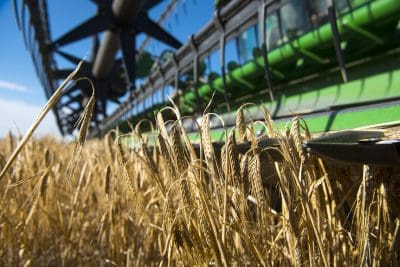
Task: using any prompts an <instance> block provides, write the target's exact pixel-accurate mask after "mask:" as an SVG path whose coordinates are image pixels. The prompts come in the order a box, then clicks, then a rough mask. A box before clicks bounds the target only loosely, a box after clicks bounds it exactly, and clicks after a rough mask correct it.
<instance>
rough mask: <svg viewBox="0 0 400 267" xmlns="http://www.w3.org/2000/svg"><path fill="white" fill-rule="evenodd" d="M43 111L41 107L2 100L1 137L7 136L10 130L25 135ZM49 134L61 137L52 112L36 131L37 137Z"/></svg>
mask: <svg viewBox="0 0 400 267" xmlns="http://www.w3.org/2000/svg"><path fill="white" fill-rule="evenodd" d="M41 110H42V107H41V106H36V105H31V104H28V103H25V102H22V101H14V100H8V99H2V98H0V137H4V136H6V134H7V133H8V131H9V130H11V131H12V132H13V133H15V134H18V133H21V134H25V132H26V131H27V130H28V129H29V127H30V126H31V125H32V123H33V121H34V120H35V118H36V117H37V115H38V114H39V113H40V111H41ZM47 134H50V135H54V136H57V137H60V132H59V130H58V128H57V125H56V120H55V117H54V115H53V112H52V111H50V112H49V113H47V115H46V117H45V118H44V120H43V121H42V122H41V124H40V125H39V127H38V128H37V129H36V131H35V136H42V135H47Z"/></svg>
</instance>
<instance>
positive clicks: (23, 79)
mask: <svg viewBox="0 0 400 267" xmlns="http://www.w3.org/2000/svg"><path fill="white" fill-rule="evenodd" d="M47 2H48V8H49V19H50V22H51V25H50V27H51V28H50V31H51V35H52V38H53V39H55V38H58V37H59V36H60V35H62V34H63V33H65V32H66V31H68V30H69V29H71V28H72V27H74V26H75V25H77V24H78V23H80V22H82V21H84V20H85V19H87V18H89V17H90V16H92V15H93V14H94V13H95V10H96V7H95V5H94V4H92V3H91V2H90V1H89V0H69V1H59V0H48V1H47ZM168 2H169V0H165V1H164V2H163V3H161V4H160V5H159V6H158V7H156V8H155V9H154V10H152V11H151V13H150V16H151V17H153V18H155V19H156V18H158V16H159V14H160V12H161V11H162V10H163V8H164V7H165V6H166V5H167V4H168ZM213 3H214V0H180V1H179V5H178V8H177V9H176V10H175V11H174V12H173V13H172V15H171V16H170V17H169V18H168V19H167V20H166V22H165V23H164V27H165V28H167V29H168V30H169V31H170V32H171V33H172V34H173V35H175V36H176V37H177V38H178V39H179V40H180V41H181V42H182V43H186V41H187V38H188V36H189V35H190V34H194V33H196V32H197V31H198V30H199V29H200V28H201V27H202V26H203V25H204V24H205V23H207V22H208V21H209V20H210V19H211V18H212V13H213ZM0 29H1V33H2V41H1V42H0V123H1V127H0V137H3V136H5V135H6V133H7V132H8V131H9V130H11V131H12V132H14V133H18V132H21V133H24V132H25V131H26V130H27V129H28V128H29V126H30V125H31V123H32V121H33V120H34V118H35V117H36V115H37V114H39V112H40V110H41V107H42V106H43V105H44V104H45V103H46V98H45V96H44V91H43V89H42V87H41V84H40V82H39V80H38V78H37V76H36V73H35V69H34V65H33V63H32V60H31V58H30V55H29V52H28V51H27V50H26V48H25V45H24V42H23V38H22V33H21V32H20V31H19V30H18V27H17V23H16V20H15V17H14V11H13V3H12V0H0ZM139 38H140V39H138V40H142V39H143V36H142V37H139ZM164 48H165V46H163V45H162V44H159V43H157V42H152V43H151V44H150V45H149V46H148V50H149V51H150V52H152V53H156V54H157V53H159V52H160V51H162V50H163V49H164ZM63 50H64V51H68V52H72V53H74V54H76V55H78V56H80V57H83V56H85V55H87V54H88V53H89V51H90V41H88V40H84V41H79V42H76V43H74V44H71V45H68V46H65V47H63ZM56 59H58V58H56ZM58 63H59V65H60V66H63V65H66V64H68V63H66V62H65V61H62V60H59V62H58ZM37 134H39V135H43V134H53V135H57V136H59V131H58V129H57V126H56V123H55V119H54V116H53V114H49V115H48V116H47V117H46V119H45V121H44V122H43V123H42V125H41V126H40V127H39V128H38V130H37Z"/></svg>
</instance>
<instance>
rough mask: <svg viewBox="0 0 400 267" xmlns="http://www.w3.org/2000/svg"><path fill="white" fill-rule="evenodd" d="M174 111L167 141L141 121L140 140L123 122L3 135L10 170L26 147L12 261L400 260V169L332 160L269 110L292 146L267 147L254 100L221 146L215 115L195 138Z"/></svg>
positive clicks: (1, 258)
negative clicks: (101, 131) (253, 120)
mask: <svg viewBox="0 0 400 267" xmlns="http://www.w3.org/2000/svg"><path fill="white" fill-rule="evenodd" d="M174 112H176V117H177V118H176V121H172V122H168V123H167V122H164V120H163V117H162V113H159V114H158V116H157V120H156V121H157V125H156V126H155V129H156V131H155V133H154V137H155V140H156V143H155V145H154V146H153V145H151V146H150V145H149V144H148V143H147V140H146V139H147V137H146V136H145V135H141V132H140V129H139V128H140V127H138V128H137V129H133V131H132V133H131V135H132V137H131V138H134V139H135V140H137V142H136V146H135V147H134V148H132V147H131V148H129V147H127V146H125V145H123V144H122V143H123V142H122V141H121V140H123V137H121V136H120V135H119V134H118V132H116V131H115V132H112V133H110V134H108V135H106V136H105V137H104V138H102V139H96V140H88V141H86V143H83V142H77V143H76V144H75V143H74V144H65V143H62V142H59V141H57V140H56V139H54V138H50V137H47V138H41V139H29V140H26V142H25V144H24V146H23V147H21V148H20V149H19V150H18V149H17V144H18V143H21V140H20V139H19V138H17V137H15V136H13V135H11V134H10V135H9V136H8V137H7V138H5V139H4V140H1V142H0V167H1V169H3V167H4V166H6V161H7V160H8V159H9V158H10V157H11V154H12V153H13V151H15V150H18V151H19V152H18V153H17V154H16V156H15V160H14V161H13V162H12V163H11V164H10V165H9V167H8V168H7V170H6V171H5V172H4V173H3V176H2V178H1V180H0V265H1V266H396V265H399V263H400V250H399V214H400V213H399V207H400V205H399V204H400V198H399V196H400V194H399V193H400V192H399V189H400V186H399V185H400V183H399V178H400V177H399V175H400V172H399V169H398V168H376V167H372V166H340V165H337V164H334V163H331V162H326V161H322V160H321V159H318V158H316V157H314V156H313V155H310V154H307V153H305V152H304V150H303V149H302V143H303V142H304V141H305V140H307V139H309V138H310V136H309V134H308V132H307V129H306V127H305V125H304V124H303V123H302V121H301V119H299V118H294V119H293V121H292V123H291V124H290V125H288V127H287V128H286V130H285V131H283V132H281V131H278V130H276V129H275V126H274V124H273V122H272V121H271V119H270V117H269V115H268V112H267V111H266V110H264V113H265V120H264V121H263V122H258V123H262V124H264V125H265V127H266V128H267V129H268V135H269V137H275V138H278V140H279V149H277V148H261V147H259V146H258V140H259V139H260V138H263V136H257V137H256V135H255V134H254V133H253V130H252V124H248V125H245V124H244V123H243V111H242V110H241V109H240V110H239V111H238V112H237V125H236V128H235V129H236V131H231V132H227V133H226V143H225V145H224V146H223V147H222V148H221V149H220V150H218V151H217V150H215V149H214V146H213V145H212V144H211V140H210V128H209V127H210V125H209V120H210V117H211V116H214V115H211V114H207V115H205V116H204V119H203V120H202V122H201V125H199V132H200V134H201V143H200V145H198V146H197V147H196V149H195V148H194V146H193V145H192V144H191V143H190V142H189V139H188V136H187V133H186V132H185V130H184V128H183V127H182V125H181V118H180V115H179V113H178V111H177V110H174ZM167 125H169V126H168V127H166V126H167ZM78 141H79V140H78ZM243 141H250V142H251V147H250V149H248V151H247V152H246V153H239V152H238V150H237V145H236V144H237V143H240V142H243ZM271 150H274V151H271ZM273 153H275V154H278V155H279V157H281V159H280V160H279V161H274V159H271V157H270V155H271V154H273Z"/></svg>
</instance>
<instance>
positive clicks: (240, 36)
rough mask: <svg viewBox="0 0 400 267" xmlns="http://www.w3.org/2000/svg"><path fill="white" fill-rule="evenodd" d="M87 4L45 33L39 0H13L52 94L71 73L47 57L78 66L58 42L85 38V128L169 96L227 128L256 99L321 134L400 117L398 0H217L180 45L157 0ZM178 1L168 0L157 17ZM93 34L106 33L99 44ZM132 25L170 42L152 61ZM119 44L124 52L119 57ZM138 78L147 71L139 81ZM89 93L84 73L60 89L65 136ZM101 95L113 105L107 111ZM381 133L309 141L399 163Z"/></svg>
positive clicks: (219, 132)
mask: <svg viewBox="0 0 400 267" xmlns="http://www.w3.org/2000/svg"><path fill="white" fill-rule="evenodd" d="M92 2H93V3H95V4H96V5H97V7H98V8H97V13H96V14H95V15H94V16H93V17H91V18H90V19H88V20H87V21H85V22H83V23H82V24H80V25H78V26H76V27H75V28H73V29H72V30H70V31H68V32H66V33H65V34H63V35H62V36H59V37H58V38H57V39H53V38H51V36H50V32H49V21H50V20H49V18H48V14H47V7H46V1H45V0H43V1H33V0H30V1H28V0H25V1H15V9H16V14H17V20H18V23H19V26H20V28H21V29H22V30H23V33H24V36H25V39H26V44H27V46H28V48H29V49H30V51H31V53H32V58H33V61H34V63H35V66H36V69H37V72H38V76H39V77H40V79H41V81H42V84H43V87H44V89H45V92H46V95H47V96H48V97H49V96H50V95H51V94H52V92H54V89H55V88H56V87H57V86H58V83H59V82H60V81H61V80H62V79H64V78H65V77H66V76H67V75H68V73H70V71H71V70H70V69H60V68H58V67H57V62H56V60H55V55H58V56H61V57H64V58H65V59H66V60H69V61H71V62H73V63H75V64H76V63H78V62H79V60H80V59H79V58H78V57H76V56H73V55H71V54H69V53H67V52H65V51H63V46H64V45H67V44H70V43H72V42H75V41H77V40H80V39H83V38H93V52H92V56H91V58H90V59H88V60H87V61H86V62H85V63H84V64H83V67H82V70H81V71H80V76H87V77H89V78H91V79H92V80H93V81H94V83H95V86H96V97H97V105H96V108H95V116H93V122H92V125H91V129H90V133H89V135H90V136H91V137H96V136H102V135H104V134H106V133H107V132H109V131H110V130H111V129H114V128H116V127H118V128H119V129H120V131H122V132H128V131H129V129H130V126H129V125H135V124H136V123H137V122H139V121H140V120H142V119H150V120H154V115H155V114H156V113H157V112H158V111H159V110H161V109H162V108H163V107H165V106H168V105H170V102H169V100H168V98H169V97H170V98H172V99H173V100H174V102H175V103H177V106H178V107H179V109H180V111H181V113H182V114H183V115H185V116H190V117H192V118H194V119H196V120H199V119H201V116H202V112H203V110H204V109H205V108H206V107H207V105H208V104H209V103H211V105H210V107H209V110H212V111H213V112H215V113H218V114H222V115H221V117H222V118H223V120H224V122H225V127H228V128H229V127H233V126H234V125H235V119H236V111H237V109H238V108H239V107H240V106H241V105H243V104H244V103H256V104H262V105H264V106H265V107H266V108H267V109H268V110H269V111H270V113H271V116H272V118H273V119H274V121H275V122H276V123H277V125H278V126H279V127H281V128H283V127H284V125H286V124H287V123H288V122H289V121H290V120H291V118H292V117H293V116H294V115H301V116H302V117H303V118H304V120H305V121H306V123H307V125H308V127H309V129H310V131H311V132H312V133H317V134H320V133H325V132H332V131H341V130H348V129H356V128H372V127H375V128H376V127H384V128H393V127H396V126H397V125H398V123H399V121H400V105H399V104H400V1H399V0H337V1H333V0H326V1H325V0H322V1H321V0H280V1H279V0H259V1H254V0H232V1H216V2H215V13H214V16H213V17H212V19H211V20H210V22H209V23H207V24H206V25H204V27H203V28H202V29H201V30H200V31H199V32H198V33H197V34H195V35H192V36H189V37H188V41H187V43H186V44H181V43H180V42H179V41H178V40H177V39H176V38H175V37H174V36H172V35H171V34H170V33H168V32H167V31H166V30H165V29H163V28H162V27H161V26H160V25H161V24H160V23H157V22H156V21H153V20H152V19H151V18H150V17H149V16H148V11H149V10H150V9H152V8H153V7H155V6H156V5H157V4H159V3H160V2H162V1H143V0H142V1H128V0H114V1H105V0H104V1H102V0H97V1H92ZM177 4H179V2H178V1H170V2H169V4H168V6H167V8H166V9H165V10H164V13H163V14H162V16H161V17H160V20H159V22H161V21H162V19H163V16H164V18H165V16H168V13H169V12H171V10H173V8H174V6H175V5H177ZM26 10H28V11H29V12H28V13H29V15H30V16H29V18H30V19H29V22H30V23H29V25H28V26H27V25H26V13H27V12H26ZM50 15H51V14H50ZM32 29H33V31H32ZM100 32H104V34H103V38H102V40H101V42H100V41H99V38H98V34H99V33H100ZM139 33H145V34H146V35H149V36H151V37H153V38H155V39H158V40H159V41H161V42H163V43H165V44H167V45H168V46H170V47H171V48H173V49H175V51H173V52H172V51H170V52H166V53H163V55H160V56H159V57H158V59H157V60H154V57H153V56H152V55H151V54H150V53H148V52H146V51H144V50H143V47H141V48H140V49H138V50H136V42H135V39H136V35H137V34H139ZM120 48H121V51H122V58H116V54H117V51H118V49H120ZM152 65H153V67H152V68H151V66H152ZM215 65H216V66H215ZM137 78H141V79H144V80H145V82H144V83H143V84H142V85H141V86H139V87H138V88H136V86H135V85H136V82H135V81H136V79H137ZM90 92H91V91H90V88H89V87H88V84H87V83H85V82H82V81H79V82H76V83H75V84H74V85H73V86H72V87H70V88H69V89H68V90H67V91H66V92H65V95H64V96H63V99H62V101H61V103H60V104H59V105H58V106H57V107H56V108H55V110H54V112H55V114H56V117H57V122H58V125H59V128H60V130H61V132H62V134H64V135H66V134H72V133H73V131H74V125H75V124H76V121H77V120H78V118H79V115H80V113H81V112H82V110H83V107H84V104H85V103H86V102H87V99H88V97H89V96H90ZM213 95H214V96H213ZM211 100H212V101H211ZM109 101H113V102H116V103H118V107H117V108H116V109H115V110H113V111H112V112H111V113H110V112H108V111H109V110H108V108H107V103H108V102H109ZM210 101H211V102H210ZM244 109H245V111H244V113H245V115H246V119H247V120H248V121H249V120H250V119H251V120H254V121H256V120H260V119H262V113H261V111H260V109H259V108H258V107H255V106H254V105H247V106H246V107H245V108H244ZM165 115H166V116H167V117H168V114H165ZM167 117H166V118H165V119H168V118H167ZM171 118H173V117H171ZM184 125H185V127H186V129H187V130H188V132H191V134H190V138H191V140H192V141H193V142H196V141H198V138H199V136H198V130H197V127H196V124H194V123H193V120H185V121H184ZM211 127H212V131H211V135H212V139H213V140H214V141H222V140H223V138H224V129H223V125H222V124H221V122H220V120H219V119H218V118H215V119H213V120H212V121H211ZM256 130H257V131H262V128H259V129H256ZM381 138H382V136H381V133H378V132H375V134H372V135H371V132H362V131H361V132H360V131H359V132H345V133H339V134H338V135H333V136H329V135H328V137H325V139H324V138H322V139H321V140H318V139H317V140H315V141H313V142H311V143H309V144H308V146H309V147H310V148H311V149H312V150H314V151H316V152H319V153H321V154H322V155H325V156H328V157H332V158H337V157H340V154H341V153H343V152H344V151H347V150H346V149H348V145H349V144H350V145H351V146H352V148H351V151H353V154H354V155H353V156H351V157H350V158H349V159H348V160H349V161H351V158H353V160H354V159H356V158H358V159H359V160H358V161H361V162H359V163H372V164H373V163H374V162H375V161H376V162H375V163H376V164H384V165H393V164H398V163H399V158H400V157H399V152H398V151H399V149H398V147H399V144H398V142H397V141H391V142H386V141H385V142H383V143H382V142H381V141H379V140H380V139H381ZM128 141H129V140H128ZM327 143H328V144H327ZM327 146H328V148H327ZM343 146H344V148H343ZM346 147H347V148H346ZM365 147H368V148H365ZM342 149H344V150H342ZM364 149H367V150H368V149H372V150H368V151H369V152H368V153H369V154H371V153H375V152H374V151H376V150H375V149H377V150H379V151H381V152H379V154H377V155H389V154H390V156H388V158H386V159H383V160H382V162H381V161H380V160H379V158H382V157H376V160H375V161H374V160H370V161H368V160H367V161H363V160H362V155H363V154H365V150H364ZM360 157H361V160H360ZM383 158H385V156H383ZM389 158H390V159H389ZM345 160H346V159H345ZM356 161H357V160H356Z"/></svg>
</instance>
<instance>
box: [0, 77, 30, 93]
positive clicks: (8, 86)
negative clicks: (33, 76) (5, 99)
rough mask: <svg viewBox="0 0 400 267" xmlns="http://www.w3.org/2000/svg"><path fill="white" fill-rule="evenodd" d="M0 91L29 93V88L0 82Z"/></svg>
mask: <svg viewBox="0 0 400 267" xmlns="http://www.w3.org/2000/svg"><path fill="white" fill-rule="evenodd" d="M0 89H5V90H9V91H14V92H21V93H23V92H27V91H28V88H27V87H26V86H25V85H22V84H18V83H13V82H8V81H4V80H0Z"/></svg>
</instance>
